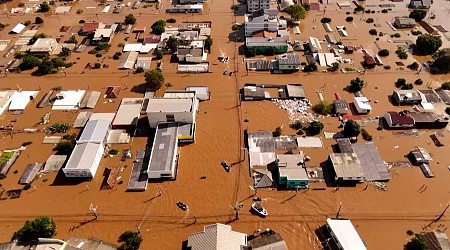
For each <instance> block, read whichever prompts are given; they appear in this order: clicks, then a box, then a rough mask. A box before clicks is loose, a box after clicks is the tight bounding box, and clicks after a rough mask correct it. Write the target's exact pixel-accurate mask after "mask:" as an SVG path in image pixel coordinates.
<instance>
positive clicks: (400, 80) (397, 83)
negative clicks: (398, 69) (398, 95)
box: [395, 78, 406, 88]
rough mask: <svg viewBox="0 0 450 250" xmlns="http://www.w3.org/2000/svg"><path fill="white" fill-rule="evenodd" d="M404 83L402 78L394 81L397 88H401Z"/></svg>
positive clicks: (404, 80)
mask: <svg viewBox="0 0 450 250" xmlns="http://www.w3.org/2000/svg"><path fill="white" fill-rule="evenodd" d="M404 85H406V79H404V78H398V79H397V81H396V82H395V87H397V88H401V87H403V86H404Z"/></svg>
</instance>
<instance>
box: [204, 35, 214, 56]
mask: <svg viewBox="0 0 450 250" xmlns="http://www.w3.org/2000/svg"><path fill="white" fill-rule="evenodd" d="M212 45H213V39H212V37H211V36H206V39H205V49H207V50H208V52H210V53H211V46H212Z"/></svg>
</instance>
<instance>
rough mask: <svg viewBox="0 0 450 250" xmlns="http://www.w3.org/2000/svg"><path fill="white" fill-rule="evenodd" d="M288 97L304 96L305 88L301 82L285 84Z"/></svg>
mask: <svg viewBox="0 0 450 250" xmlns="http://www.w3.org/2000/svg"><path fill="white" fill-rule="evenodd" d="M286 88H287V93H288V97H289V98H305V97H306V96H305V89H304V88H303V85H301V84H288V85H286Z"/></svg>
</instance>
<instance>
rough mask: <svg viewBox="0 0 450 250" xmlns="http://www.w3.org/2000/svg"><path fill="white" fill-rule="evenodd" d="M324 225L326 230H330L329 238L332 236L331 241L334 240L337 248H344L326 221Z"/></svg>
mask: <svg viewBox="0 0 450 250" xmlns="http://www.w3.org/2000/svg"><path fill="white" fill-rule="evenodd" d="M326 225H327V229H328V232H330V235H331V238H333V241H334V243H335V244H336V246H337V248H338V249H340V250H345V249H344V248H343V247H342V245H341V243H340V242H339V240H338V238H337V237H336V235H335V234H334V232H333V230H331V227H330V226H329V225H328V223H327V224H326Z"/></svg>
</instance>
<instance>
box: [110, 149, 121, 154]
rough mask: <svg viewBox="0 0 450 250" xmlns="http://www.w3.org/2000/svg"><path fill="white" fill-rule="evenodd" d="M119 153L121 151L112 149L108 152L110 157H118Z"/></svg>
mask: <svg viewBox="0 0 450 250" xmlns="http://www.w3.org/2000/svg"><path fill="white" fill-rule="evenodd" d="M118 153H119V151H118V150H117V149H111V150H109V151H108V154H110V155H117V154H118Z"/></svg>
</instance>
